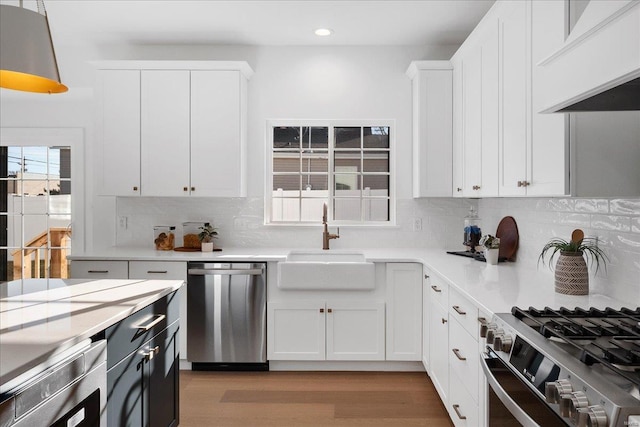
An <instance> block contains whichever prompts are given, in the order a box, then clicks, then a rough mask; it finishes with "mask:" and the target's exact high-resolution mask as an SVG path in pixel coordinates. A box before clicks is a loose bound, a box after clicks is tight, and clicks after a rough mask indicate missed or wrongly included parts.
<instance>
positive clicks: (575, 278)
mask: <svg viewBox="0 0 640 427" xmlns="http://www.w3.org/2000/svg"><path fill="white" fill-rule="evenodd" d="M555 278H556V292H558V293H560V294H566V295H588V294H589V269H588V268H587V263H586V262H585V260H584V257H583V256H582V252H561V253H560V257H559V258H558V262H557V263H556V268H555Z"/></svg>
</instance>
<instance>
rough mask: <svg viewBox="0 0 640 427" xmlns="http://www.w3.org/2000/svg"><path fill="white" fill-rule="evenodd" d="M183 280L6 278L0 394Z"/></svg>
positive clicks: (0, 315) (0, 316) (0, 319)
mask: <svg viewBox="0 0 640 427" xmlns="http://www.w3.org/2000/svg"><path fill="white" fill-rule="evenodd" d="M183 284H184V282H183V281H181V280H80V279H76V280H61V279H29V280H26V281H24V282H22V281H20V280H16V281H13V282H8V283H3V284H2V285H1V286H2V289H1V292H0V296H4V297H3V298H0V395H1V394H3V393H5V392H7V391H8V390H9V389H10V388H11V387H13V386H15V383H17V382H20V381H21V380H22V379H23V378H24V377H25V376H30V375H31V374H35V373H37V372H39V371H42V370H44V369H47V368H48V367H49V365H50V364H51V363H53V360H55V359H56V356H59V355H60V354H63V353H65V352H68V350H69V349H70V348H71V347H73V346H74V345H76V344H78V343H81V342H83V341H84V340H86V339H87V338H90V337H91V336H93V335H95V334H97V333H98V332H101V331H103V330H105V329H107V328H108V327H109V326H111V325H114V324H115V323H117V322H119V321H120V320H122V319H124V318H126V317H127V316H129V315H130V314H132V313H135V312H136V311H138V310H140V309H142V308H143V307H146V306H147V305H149V304H151V303H153V302H155V301H157V300H159V299H160V298H162V297H163V296H165V295H168V294H170V293H171V292H173V291H175V290H177V289H179V288H180V287H181V286H182V285H183ZM38 288H40V289H44V290H39V289H38ZM21 292H26V293H23V294H20V293H21ZM7 295H8V296H7ZM11 295H13V296H11ZM27 374H29V375H27ZM19 380H20V381H19Z"/></svg>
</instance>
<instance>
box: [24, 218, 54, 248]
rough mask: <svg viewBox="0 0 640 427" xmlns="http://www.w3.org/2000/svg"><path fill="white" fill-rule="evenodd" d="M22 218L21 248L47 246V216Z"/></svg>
mask: <svg viewBox="0 0 640 427" xmlns="http://www.w3.org/2000/svg"><path fill="white" fill-rule="evenodd" d="M22 218H23V227H24V234H23V244H22V246H23V247H26V248H36V247H40V246H43V245H46V244H47V240H48V237H47V216H46V215H25V216H24V217H22Z"/></svg>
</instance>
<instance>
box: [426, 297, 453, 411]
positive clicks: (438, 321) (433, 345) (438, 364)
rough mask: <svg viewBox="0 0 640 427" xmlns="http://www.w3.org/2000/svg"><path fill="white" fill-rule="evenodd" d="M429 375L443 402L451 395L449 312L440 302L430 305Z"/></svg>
mask: <svg viewBox="0 0 640 427" xmlns="http://www.w3.org/2000/svg"><path fill="white" fill-rule="evenodd" d="M429 327H430V331H429V339H430V341H429V355H430V356H429V358H430V361H429V364H430V367H431V370H430V371H429V375H430V376H431V381H432V382H433V385H434V386H435V387H436V390H437V391H438V394H439V395H440V398H441V399H442V402H443V403H444V404H445V405H446V404H447V401H448V396H449V313H448V312H447V310H446V309H445V308H443V307H442V306H440V304H438V303H433V302H432V303H431V305H430V322H429Z"/></svg>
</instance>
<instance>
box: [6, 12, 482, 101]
mask: <svg viewBox="0 0 640 427" xmlns="http://www.w3.org/2000/svg"><path fill="white" fill-rule="evenodd" d="M0 3H1V4H12V5H17V4H18V0H0ZM493 3H494V0H419V1H405V0H386V1H383V0H377V1H365V0H356V1H352V0H334V1H314V0H297V1H294V0H289V1H272V0H254V1H243V0H233V1H215V0H136V1H129V0H45V6H46V10H47V14H48V17H49V25H50V27H51V33H52V37H53V42H54V46H55V49H56V54H57V56H58V62H59V68H60V72H61V74H62V75H63V76H64V80H65V82H66V83H67V84H72V85H74V84H86V78H85V82H82V81H81V80H82V79H83V77H84V75H85V74H87V73H86V72H85V68H84V67H86V65H85V64H88V61H93V60H100V59H119V57H118V55H120V53H121V52H123V51H126V49H127V47H131V46H135V48H136V50H135V52H140V48H141V47H142V48H143V49H144V47H145V46H147V47H148V49H151V50H152V51H153V49H156V50H155V52H157V49H158V48H160V47H162V45H170V46H172V48H173V49H174V50H175V47H176V46H178V47H179V46H192V47H198V46H201V47H205V46H214V45H244V46H286V45H297V46H358V45H373V46H378V45H380V46H396V45H397V46H452V45H453V46H458V45H460V44H461V43H462V42H463V41H464V39H465V38H466V37H467V36H468V35H469V33H470V32H471V31H472V30H473V28H475V26H476V25H477V23H478V22H479V21H480V19H481V18H482V17H483V16H484V15H485V13H486V12H487V11H488V10H489V8H490V7H491V6H492V5H493ZM24 4H25V7H28V8H31V9H35V7H36V6H35V0H24ZM318 27H327V28H330V29H332V30H333V31H334V34H333V35H332V36H329V37H318V36H316V35H314V33H313V31H314V30H315V29H316V28H318ZM123 49H124V50H123ZM454 50H455V49H453V50H452V51H454ZM130 51H131V50H130ZM185 51H188V50H185ZM114 52H116V53H115V54H114ZM130 56H135V54H133V55H130ZM120 59H133V58H131V57H128V58H120ZM140 59H149V58H140ZM194 59H197V58H194ZM438 59H440V58H438ZM1 92H6V91H4V90H3V91H1Z"/></svg>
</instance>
